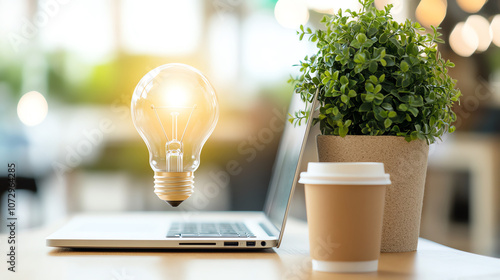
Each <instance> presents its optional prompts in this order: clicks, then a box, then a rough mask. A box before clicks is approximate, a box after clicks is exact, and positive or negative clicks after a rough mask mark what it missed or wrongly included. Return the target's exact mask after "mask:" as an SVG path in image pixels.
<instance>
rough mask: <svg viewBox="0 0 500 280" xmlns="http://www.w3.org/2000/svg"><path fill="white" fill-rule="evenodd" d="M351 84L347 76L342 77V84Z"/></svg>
mask: <svg viewBox="0 0 500 280" xmlns="http://www.w3.org/2000/svg"><path fill="white" fill-rule="evenodd" d="M348 83H349V79H347V77H346V76H342V77H340V84H342V85H347V84H348Z"/></svg>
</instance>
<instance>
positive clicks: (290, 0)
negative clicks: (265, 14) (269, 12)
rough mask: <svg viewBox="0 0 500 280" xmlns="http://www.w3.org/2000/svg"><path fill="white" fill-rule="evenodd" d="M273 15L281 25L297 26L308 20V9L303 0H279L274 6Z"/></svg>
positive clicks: (294, 27)
mask: <svg viewBox="0 0 500 280" xmlns="http://www.w3.org/2000/svg"><path fill="white" fill-rule="evenodd" d="M274 16H275V17H276V20H277V21H278V22H279V24H281V26H283V27H287V28H293V29H296V28H298V27H299V26H300V25H301V24H306V23H307V20H309V11H308V10H307V6H306V4H305V2H304V1H301V0H279V1H278V3H276V6H275V7H274Z"/></svg>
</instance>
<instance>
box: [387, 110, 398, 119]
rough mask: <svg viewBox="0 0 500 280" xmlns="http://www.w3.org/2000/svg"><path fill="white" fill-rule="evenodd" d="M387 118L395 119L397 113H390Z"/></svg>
mask: <svg viewBox="0 0 500 280" xmlns="http://www.w3.org/2000/svg"><path fill="white" fill-rule="evenodd" d="M388 116H389V118H395V117H397V116H398V113H396V112H394V111H390V112H389V114H388Z"/></svg>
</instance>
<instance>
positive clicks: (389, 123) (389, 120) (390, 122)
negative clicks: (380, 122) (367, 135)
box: [384, 119, 392, 128]
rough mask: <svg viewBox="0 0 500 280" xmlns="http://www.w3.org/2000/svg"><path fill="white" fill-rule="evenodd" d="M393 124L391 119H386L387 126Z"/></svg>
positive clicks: (385, 124)
mask: <svg viewBox="0 0 500 280" xmlns="http://www.w3.org/2000/svg"><path fill="white" fill-rule="evenodd" d="M391 124H392V121H391V119H385V121H384V126H385V128H389V126H391Z"/></svg>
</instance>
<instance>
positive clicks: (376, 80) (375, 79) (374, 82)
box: [370, 75, 378, 84]
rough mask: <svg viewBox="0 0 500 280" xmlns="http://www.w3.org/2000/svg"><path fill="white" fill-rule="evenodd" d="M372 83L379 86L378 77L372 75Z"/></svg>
mask: <svg viewBox="0 0 500 280" xmlns="http://www.w3.org/2000/svg"><path fill="white" fill-rule="evenodd" d="M370 81H371V82H372V83H373V84H378V79H377V77H375V76H373V75H371V76H370Z"/></svg>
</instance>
